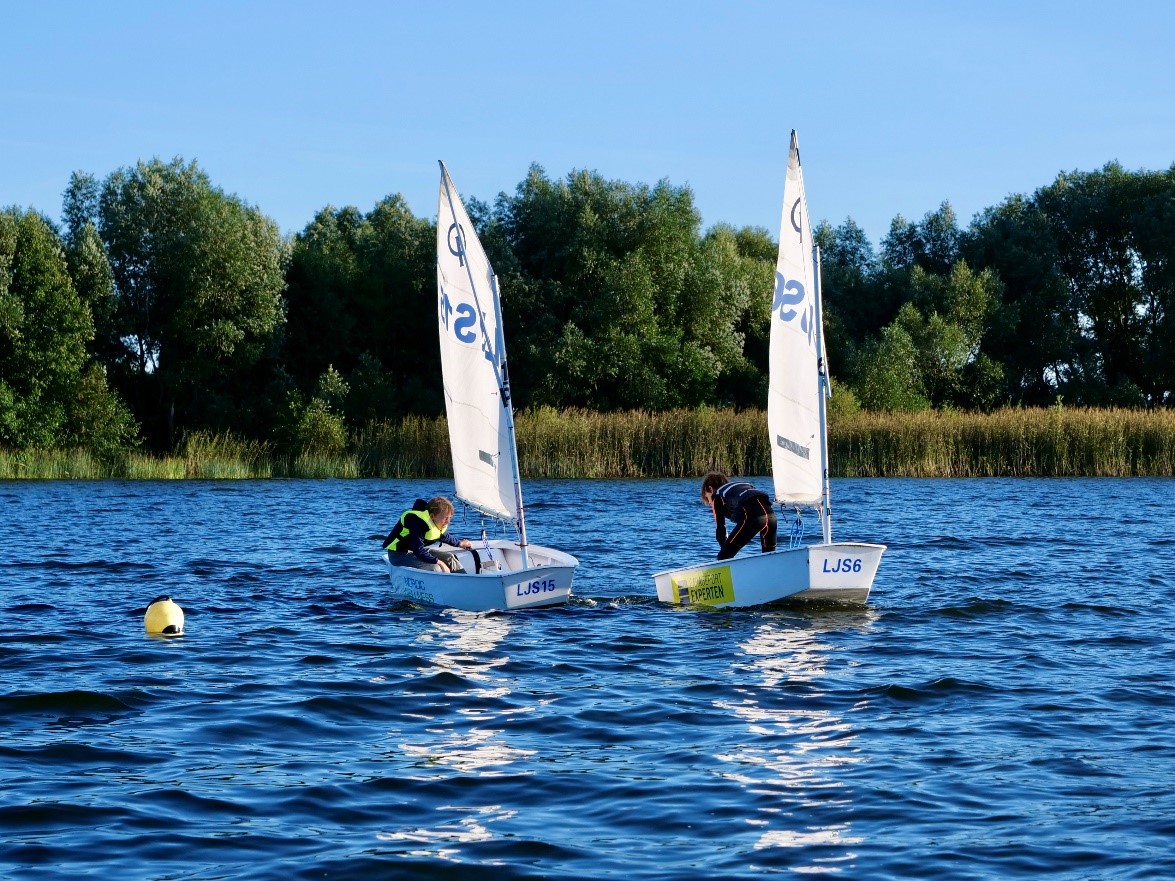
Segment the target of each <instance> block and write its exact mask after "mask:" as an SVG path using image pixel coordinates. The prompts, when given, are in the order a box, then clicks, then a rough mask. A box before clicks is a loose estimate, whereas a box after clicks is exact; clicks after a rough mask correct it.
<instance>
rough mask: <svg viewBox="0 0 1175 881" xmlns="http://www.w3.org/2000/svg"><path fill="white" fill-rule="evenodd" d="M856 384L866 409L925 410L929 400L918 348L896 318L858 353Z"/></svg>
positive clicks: (857, 393)
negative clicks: (919, 363)
mask: <svg viewBox="0 0 1175 881" xmlns="http://www.w3.org/2000/svg"><path fill="white" fill-rule="evenodd" d="M857 357H858V361H859V362H860V363H859V364H857V365H856V367H855V369H854V371H853V372H854V374H855V375H856V377H857V382H856V385H855V386H854V389H855V392H856V396H857V399H858V400H859V401H860V403H861V406H862V407H864V408H865V409H867V410H926V409H928V408H929V407H930V400H929V398H928V397H927V396H926V390H925V388H924V386H923V384H922V372H921V370H920V369H919V365H918V349H917V346H916V345H915V343H914V340H913V339H911V337H910V334H909V333H908V332H907V331H906V330H905V328H904V327H903V326H902V322H899V321H895V322H894V323H893V324H890V325H887V326H886V327H885V328H883V329H882V331H881V333H880V335H879V336H878V338H877V339H875V340H873V341H871V342H869V343H867V344H866V346H865V347H864V349H863V350H862V351H861V353H860V354H859V355H858V356H857Z"/></svg>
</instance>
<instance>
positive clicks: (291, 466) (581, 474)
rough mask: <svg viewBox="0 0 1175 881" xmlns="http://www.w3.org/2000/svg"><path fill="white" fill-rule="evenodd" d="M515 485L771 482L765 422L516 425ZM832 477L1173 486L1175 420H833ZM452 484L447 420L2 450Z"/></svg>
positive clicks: (219, 475) (49, 472)
mask: <svg viewBox="0 0 1175 881" xmlns="http://www.w3.org/2000/svg"><path fill="white" fill-rule="evenodd" d="M516 433H517V441H518V454H519V465H520V470H521V472H522V475H523V477H527V478H540V477H574V478H610V477H621V478H644V477H696V476H699V475H701V474H704V473H705V472H706V471H709V470H711V469H717V470H722V471H725V472H727V473H728V474H731V475H744V476H745V475H762V474H767V473H768V472H769V471H770V470H771V463H770V458H769V456H770V448H769V446H768V438H767V421H766V415H765V414H764V413H763V412H762V411H761V410H745V411H735V410H730V409H711V408H706V407H703V408H700V409H698V410H670V411H666V412H661V413H653V412H648V411H644V410H635V411H628V412H621V413H595V412H591V411H587V410H554V409H551V408H539V409H536V410H528V411H525V412H522V413H519V414H518V417H517V424H516ZM829 446H830V452H831V469H832V475H833V476H834V477H994V476H1009V477H1035V476H1039V477H1072V476H1090V477H1133V476H1168V477H1169V476H1175V410H1152V411H1148V410H1119V409H1106V410H1089V409H1080V408H1077V409H1074V408H1064V409H1062V408H1060V407H1053V408H1049V409H1047V410H1043V409H1005V410H999V411H997V412H995V413H986V414H983V413H960V412H933V411H927V412H922V413H870V412H864V411H860V412H847V413H837V414H834V416H833V418H832V420H831V425H830V429H829ZM451 475H452V467H451V465H450V459H449V434H448V425H447V423H446V421H445V419H444V417H435V418H431V417H421V416H409V417H407V418H405V419H401V420H398V421H394V422H391V421H388V422H373V423H371V424H369V425H367V426H366V427H365V428H364V429H362V430H361V431H359V432H357V433H356V434H355V435H354V437H353V438H352V439H351V444H350V449H348V450H346V451H338V452H329V453H327V452H321V451H305V452H303V453H300V454H295V455H291V456H287V455H279V454H278V453H276V452H275V451H274V450H273V448H272V447H271V446H270V445H269V444H268V443H265V442H261V441H253V440H242V439H240V438H237V437H235V436H232V435H229V434H209V433H202V432H196V433H193V434H191V435H189V436H187V437H185V438H184V440H183V442H182V443H181V444H180V446H179V448H178V450H177V451H176V452H175V453H173V454H171V455H167V456H158V457H156V456H150V455H147V454H144V453H141V452H138V451H128V452H123V453H119V454H115V455H113V456H110V457H103V458H99V457H96V456H94V455H92V454H90V453H88V452H86V451H84V450H6V449H0V479H13V478H41V479H95V478H106V477H114V478H130V479H135V478H150V479H176V478H185V477H187V478H201V479H243V478H266V477H309V478H322V477H344V478H346V477H393V478H437V477H448V476H451Z"/></svg>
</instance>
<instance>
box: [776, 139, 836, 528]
mask: <svg viewBox="0 0 1175 881" xmlns="http://www.w3.org/2000/svg"><path fill="white" fill-rule="evenodd" d="M812 244H813V243H812V227H811V224H810V223H809V221H808V202H807V199H806V198H805V196H804V174H803V171H802V170H801V168H800V147H799V140H798V139H797V138H796V133H795V132H794V131H793V132H792V135H791V148H790V149H789V151H788V159H787V180H786V182H785V184H784V188H783V218H782V220H781V222H780V229H779V257H778V259H777V261H776V264H775V296H774V298H773V301H772V305H771V344H770V377H771V378H770V385H769V388H768V393H767V430H768V432H769V433H770V440H771V469H772V473H773V475H774V478H775V499H776V501H779V502H784V503H787V504H796V505H819V504H820V502H821V497H822V490H823V487H822V476H823V471H824V463H823V461H822V453H821V447H822V443H821V441H822V429H821V424H820V397H819V396H820V395H821V394H823V390H822V387H821V384H820V380H819V377H818V370H817V340H818V336H819V335H821V334H822V328H820V327H819V326H818V325H817V316H818V313H817V310H816V281H817V280H816V268H815V266H814V265H813V260H814V257H813V251H812Z"/></svg>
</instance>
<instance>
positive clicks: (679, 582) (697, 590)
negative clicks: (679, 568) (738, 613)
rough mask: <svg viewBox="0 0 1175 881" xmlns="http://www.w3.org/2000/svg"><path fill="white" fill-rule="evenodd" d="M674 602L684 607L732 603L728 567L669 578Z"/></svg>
mask: <svg viewBox="0 0 1175 881" xmlns="http://www.w3.org/2000/svg"><path fill="white" fill-rule="evenodd" d="M670 583H671V584H672V585H673V597H674V601H675V602H678V603H683V604H686V605H697V606H717V605H721V604H722V603H733V602H734V582H733V581H732V580H731V577H730V567H729V566H715V567H714V568H713V569H703V570H702V571H701V572H691V573H690V574H688V575H678V576H672V577H670Z"/></svg>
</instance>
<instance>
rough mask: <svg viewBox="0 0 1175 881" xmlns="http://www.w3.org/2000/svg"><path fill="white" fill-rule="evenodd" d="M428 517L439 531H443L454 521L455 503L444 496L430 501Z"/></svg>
mask: <svg viewBox="0 0 1175 881" xmlns="http://www.w3.org/2000/svg"><path fill="white" fill-rule="evenodd" d="M428 516H429V518H430V519H431V520H432V522H433V525H434V526H436V528H437V529H441V530H443V529H444V528H445V527H446V526H448V525H449V521H451V520H452V519H453V503H452V502H450V501H449V500H448V499H446V498H445V497H444V496H437V497H436V498H435V499H429V500H428Z"/></svg>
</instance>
